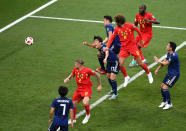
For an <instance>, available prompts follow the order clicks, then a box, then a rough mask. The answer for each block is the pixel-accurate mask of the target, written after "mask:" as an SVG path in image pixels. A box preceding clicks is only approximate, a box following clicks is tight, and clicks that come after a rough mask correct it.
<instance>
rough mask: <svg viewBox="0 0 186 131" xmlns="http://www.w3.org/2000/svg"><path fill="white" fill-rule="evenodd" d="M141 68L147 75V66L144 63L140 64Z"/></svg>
mask: <svg viewBox="0 0 186 131" xmlns="http://www.w3.org/2000/svg"><path fill="white" fill-rule="evenodd" d="M141 67H142V68H143V69H144V70H145V72H146V74H149V73H150V71H149V68H148V67H147V65H146V64H145V63H142V65H141Z"/></svg>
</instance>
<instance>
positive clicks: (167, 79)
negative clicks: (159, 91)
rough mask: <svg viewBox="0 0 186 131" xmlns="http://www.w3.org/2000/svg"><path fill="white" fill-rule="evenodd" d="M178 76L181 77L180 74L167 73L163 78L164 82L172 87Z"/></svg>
mask: <svg viewBox="0 0 186 131" xmlns="http://www.w3.org/2000/svg"><path fill="white" fill-rule="evenodd" d="M178 78H179V75H170V74H167V75H166V76H165V78H164V80H163V83H164V84H165V85H167V86H168V87H170V88H171V87H172V86H173V85H174V84H175V83H176V81H177V80H178Z"/></svg>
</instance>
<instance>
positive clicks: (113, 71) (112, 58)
mask: <svg viewBox="0 0 186 131" xmlns="http://www.w3.org/2000/svg"><path fill="white" fill-rule="evenodd" d="M99 47H101V42H100V43H99V44H98V45H97V47H96V48H99ZM103 51H104V52H105V59H104V63H107V66H106V72H107V78H108V81H109V84H110V85H111V87H112V91H111V92H110V93H111V94H113V95H112V96H111V97H110V98H109V100H113V99H116V98H117V97H118V92H117V81H116V75H117V74H118V72H119V58H118V56H117V55H116V54H115V53H114V51H113V50H111V49H108V48H106V47H104V48H103Z"/></svg>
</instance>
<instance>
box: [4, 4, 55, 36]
mask: <svg viewBox="0 0 186 131" xmlns="http://www.w3.org/2000/svg"><path fill="white" fill-rule="evenodd" d="M56 1H58V0H52V1H49V2H48V3H46V4H44V5H42V6H41V7H39V8H37V9H36V10H34V11H32V12H30V13H28V14H26V15H25V16H23V17H21V18H19V19H17V20H16V21H14V22H12V23H10V24H9V25H7V26H5V27H3V28H1V29H0V33H1V32H3V31H5V30H7V29H9V28H10V27H12V26H14V25H15V24H17V23H19V22H21V21H22V20H24V19H26V18H28V17H30V16H31V15H33V14H35V13H37V12H38V11H40V10H42V9H44V8H46V7H48V6H49V5H51V4H53V3H55V2H56Z"/></svg>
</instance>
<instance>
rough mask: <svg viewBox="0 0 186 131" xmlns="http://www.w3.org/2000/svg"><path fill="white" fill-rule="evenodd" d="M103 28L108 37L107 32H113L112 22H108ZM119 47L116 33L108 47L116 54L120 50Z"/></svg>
mask: <svg viewBox="0 0 186 131" xmlns="http://www.w3.org/2000/svg"><path fill="white" fill-rule="evenodd" d="M105 30H106V34H107V37H109V34H108V32H109V31H112V33H113V32H114V26H113V25H112V24H108V25H106V26H105ZM120 47H121V44H120V39H119V36H118V35H117V36H116V37H115V38H114V40H113V42H112V44H111V46H110V47H109V48H111V49H112V50H113V51H114V52H115V53H116V54H118V53H119V51H120Z"/></svg>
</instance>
